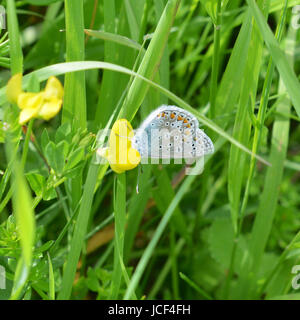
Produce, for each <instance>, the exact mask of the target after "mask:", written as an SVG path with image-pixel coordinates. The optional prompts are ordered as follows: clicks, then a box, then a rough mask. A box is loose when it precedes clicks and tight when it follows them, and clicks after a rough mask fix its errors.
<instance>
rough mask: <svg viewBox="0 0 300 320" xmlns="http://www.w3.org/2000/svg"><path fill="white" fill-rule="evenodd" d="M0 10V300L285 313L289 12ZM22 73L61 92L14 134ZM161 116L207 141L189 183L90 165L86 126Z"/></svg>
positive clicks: (294, 227)
mask: <svg viewBox="0 0 300 320" xmlns="http://www.w3.org/2000/svg"><path fill="white" fill-rule="evenodd" d="M4 5H5V7H6V9H7V10H6V12H7V28H8V30H2V32H1V34H0V74H1V77H0V120H1V121H0V143H1V144H0V148H1V152H0V159H1V161H0V170H1V175H0V265H2V266H4V267H5V269H6V275H7V279H6V281H7V284H8V286H7V289H6V290H0V299H9V298H10V299H32V300H35V299H45V300H55V299H200V300H202V299H204V300H215V299H284V300H286V299H287V300H294V299H296V300H298V299H299V291H297V290H295V289H293V287H292V279H293V276H294V275H293V274H292V273H291V270H292V268H293V266H294V265H297V264H299V228H300V219H299V208H300V200H299V196H298V195H299V192H300V189H299V185H300V184H299V170H300V167H299V162H300V153H299V150H300V144H299V139H300V130H299V118H300V102H299V101H300V96H299V95H300V84H299V77H298V74H299V68H300V63H299V61H300V60H299V46H298V43H299V37H300V35H299V32H298V31H297V30H296V29H295V28H293V26H292V21H293V19H294V18H295V17H294V15H293V13H292V8H293V6H295V5H300V1H296V0H292V1H279V0H276V1H271V0H259V1H253V0H245V1H243V0H232V1H219V0H211V1H202V0H186V1H180V0H126V1H121V0H104V1H97V0H80V1H71V0H65V1H46V2H44V1H42V0H36V1H34V5H30V6H29V5H28V4H26V1H12V0H6V1H4ZM29 27H30V28H29ZM6 31H7V32H6ZM29 35H30V36H29ZM19 72H22V73H23V74H24V77H23V89H24V90H28V91H31V92H38V91H39V90H40V88H42V89H43V88H44V86H45V81H46V80H47V79H48V78H49V77H50V76H53V75H54V76H56V77H58V78H59V79H60V80H61V82H62V83H63V84H64V91H65V92H64V104H63V108H62V111H61V113H60V114H59V115H57V116H56V117H55V118H53V119H52V120H50V121H44V120H41V119H35V120H31V121H30V122H29V123H28V124H27V125H26V126H25V127H23V128H21V127H20V126H19V124H18V122H17V117H18V114H19V109H18V106H16V105H10V104H9V103H8V102H7V98H6V85H7V82H8V80H9V78H10V77H11V75H13V74H16V73H19ZM161 104H174V105H177V106H179V107H181V108H184V109H186V110H188V111H190V112H192V113H193V114H194V115H195V116H196V117H197V118H198V120H199V122H200V123H201V127H202V126H203V128H204V129H205V130H206V131H207V133H208V134H209V136H210V137H212V140H213V142H214V145H215V153H214V154H213V155H210V156H207V157H205V170H204V172H203V173H202V174H201V175H185V174H184V169H185V168H184V165H175V164H170V165H154V164H152V165H142V166H140V167H139V168H137V169H135V170H132V171H128V172H126V173H123V174H120V175H117V174H115V173H113V172H112V171H111V170H110V167H109V166H108V164H99V163H98V162H97V156H96V152H95V151H96V148H97V147H98V146H102V145H103V144H104V143H105V142H106V141H105V137H104V136H103V135H101V131H99V129H104V128H107V129H109V128H111V126H112V125H113V123H114V122H115V120H116V119H118V118H126V119H127V120H129V121H130V122H131V123H132V125H133V127H134V128H137V127H138V126H139V124H140V123H141V121H142V120H143V119H144V118H145V117H147V115H148V114H149V113H150V112H151V111H152V110H154V109H155V108H157V107H158V106H160V105H161ZM195 170H197V168H196V169H195ZM137 185H138V190H139V192H138V193H137V192H136V189H137V188H136V187H137ZM8 257H10V259H8Z"/></svg>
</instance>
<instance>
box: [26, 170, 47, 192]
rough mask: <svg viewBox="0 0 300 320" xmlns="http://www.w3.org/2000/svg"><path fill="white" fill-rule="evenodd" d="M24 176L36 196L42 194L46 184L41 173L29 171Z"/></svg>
mask: <svg viewBox="0 0 300 320" xmlns="http://www.w3.org/2000/svg"><path fill="white" fill-rule="evenodd" d="M26 178H27V180H28V182H29V185H30V187H31V189H32V190H33V191H34V193H35V194H36V196H42V195H43V192H44V189H45V186H46V179H45V177H44V176H42V175H41V174H38V173H34V172H30V173H27V174H26Z"/></svg>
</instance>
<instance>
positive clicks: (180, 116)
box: [133, 105, 213, 159]
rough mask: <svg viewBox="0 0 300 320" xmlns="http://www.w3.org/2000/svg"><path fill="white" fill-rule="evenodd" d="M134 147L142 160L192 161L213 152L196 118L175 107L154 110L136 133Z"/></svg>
mask: <svg viewBox="0 0 300 320" xmlns="http://www.w3.org/2000/svg"><path fill="white" fill-rule="evenodd" d="M133 147H134V148H136V149H137V150H138V151H139V153H140V154H141V157H142V158H151V159H183V158H184V159H194V158H197V157H202V156H203V155H205V154H208V153H212V152H213V144H212V142H211V140H210V139H209V137H208V136H207V135H206V134H205V133H204V132H203V131H202V130H200V129H199V122H198V120H197V118H196V117H195V116H194V115H192V114H191V113H190V112H188V111H186V110H184V109H181V108H178V107H176V106H166V105H163V106H161V107H160V108H158V109H156V110H154V111H153V112H152V113H151V114H150V115H149V116H148V117H147V118H146V120H145V121H144V122H143V123H142V125H141V126H140V128H139V129H138V130H137V133H136V135H135V138H134V141H133Z"/></svg>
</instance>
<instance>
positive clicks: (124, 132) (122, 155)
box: [98, 119, 141, 173]
mask: <svg viewBox="0 0 300 320" xmlns="http://www.w3.org/2000/svg"><path fill="white" fill-rule="evenodd" d="M133 137H134V132H133V129H132V126H131V124H130V123H129V122H128V121H127V120H126V119H120V120H117V121H116V122H115V123H114V125H113V127H112V129H111V133H110V136H109V140H108V148H100V149H98V154H99V155H100V156H102V157H104V158H106V159H107V160H108V162H109V164H110V167H111V169H112V170H113V171H114V172H116V173H122V172H125V171H128V170H132V169H134V168H135V167H137V166H138V164H139V163H140V161H141V156H140V154H139V152H138V151H137V150H136V149H134V148H132V147H131V139H132V138H133Z"/></svg>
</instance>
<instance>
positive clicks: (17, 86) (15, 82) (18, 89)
mask: <svg viewBox="0 0 300 320" xmlns="http://www.w3.org/2000/svg"><path fill="white" fill-rule="evenodd" d="M21 93H22V73H17V74H15V75H14V76H12V77H11V78H10V80H9V81H8V83H7V86H6V96H7V100H8V101H9V102H10V103H17V102H18V97H19V95H20V94H21Z"/></svg>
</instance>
